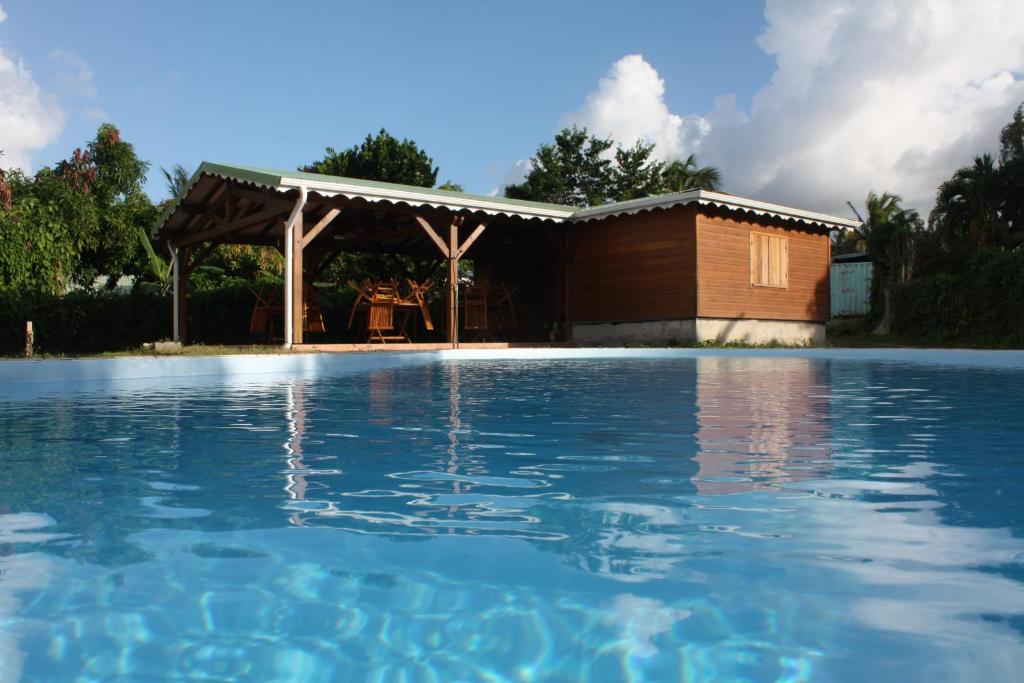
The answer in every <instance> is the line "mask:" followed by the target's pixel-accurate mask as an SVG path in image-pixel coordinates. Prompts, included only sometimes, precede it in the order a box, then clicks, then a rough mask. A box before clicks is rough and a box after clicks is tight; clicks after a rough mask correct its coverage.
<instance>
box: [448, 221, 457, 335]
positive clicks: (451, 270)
mask: <svg viewBox="0 0 1024 683" xmlns="http://www.w3.org/2000/svg"><path fill="white" fill-rule="evenodd" d="M448 342H449V343H450V344H451V345H452V348H453V349H457V348H459V225H458V222H457V219H453V220H452V224H451V225H450V226H449V227H448Z"/></svg>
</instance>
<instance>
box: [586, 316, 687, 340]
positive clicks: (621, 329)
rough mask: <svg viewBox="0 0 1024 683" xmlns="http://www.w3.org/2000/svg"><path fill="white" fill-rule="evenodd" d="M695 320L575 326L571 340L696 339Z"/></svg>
mask: <svg viewBox="0 0 1024 683" xmlns="http://www.w3.org/2000/svg"><path fill="white" fill-rule="evenodd" d="M696 330H697V328H696V325H695V321H694V320H692V319H690V320H645V321H640V322H618V323H573V325H572V340H573V341H574V342H576V343H578V344H640V343H648V344H665V343H667V342H669V341H672V340H675V341H678V342H689V341H693V340H694V339H696V338H697V336H696V335H697V332H696Z"/></svg>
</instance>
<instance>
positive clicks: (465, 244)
mask: <svg viewBox="0 0 1024 683" xmlns="http://www.w3.org/2000/svg"><path fill="white" fill-rule="evenodd" d="M486 229H487V224H486V223H481V224H480V225H478V226H476V230H474V231H473V232H472V233H470V235H469V237H467V238H466V241H465V242H463V243H462V246H461V247H459V250H458V251H457V252H455V260H456V261H458V260H459V259H460V258H462V256H463V254H465V253H466V252H467V251H469V248H470V247H471V246H473V242H476V240H477V238H478V237H480V235H482V234H483V233H484V230H486Z"/></svg>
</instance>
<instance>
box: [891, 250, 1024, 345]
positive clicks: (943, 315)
mask: <svg viewBox="0 0 1024 683" xmlns="http://www.w3.org/2000/svg"><path fill="white" fill-rule="evenodd" d="M892 330H893V333H894V334H895V335H897V336H900V337H904V338H907V339H914V340H919V341H925V342H939V343H943V344H967V345H975V344H976V345H991V346H1013V347H1020V346H1024V253H1019V252H1006V251H992V252H982V253H980V254H978V255H977V256H975V257H974V258H972V259H971V260H969V261H967V262H966V263H965V264H964V266H963V267H962V268H961V269H959V270H958V271H955V272H945V273H936V274H932V275H926V276H924V277H918V278H915V279H914V280H912V281H910V282H909V283H907V284H906V285H904V286H902V287H900V288H898V289H897V290H896V291H895V292H894V294H893V325H892Z"/></svg>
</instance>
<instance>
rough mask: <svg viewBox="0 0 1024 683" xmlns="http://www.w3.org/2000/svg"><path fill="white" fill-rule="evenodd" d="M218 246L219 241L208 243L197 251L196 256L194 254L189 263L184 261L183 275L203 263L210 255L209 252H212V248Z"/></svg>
mask: <svg viewBox="0 0 1024 683" xmlns="http://www.w3.org/2000/svg"><path fill="white" fill-rule="evenodd" d="M219 246H220V244H219V243H214V244H208V245H207V246H206V248H205V249H203V250H202V251H201V252H199V253H198V254H197V255H196V256H194V257H193V258H192V261H191V263H188V262H186V264H185V275H186V276H188V275H189V274H191V273H192V271H193V270H195V269H196V268H197V267H199V266H201V265H203V261H205V260H206V259H208V258H209V257H210V254H212V253H213V250H214V249H216V248H217V247H219Z"/></svg>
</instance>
